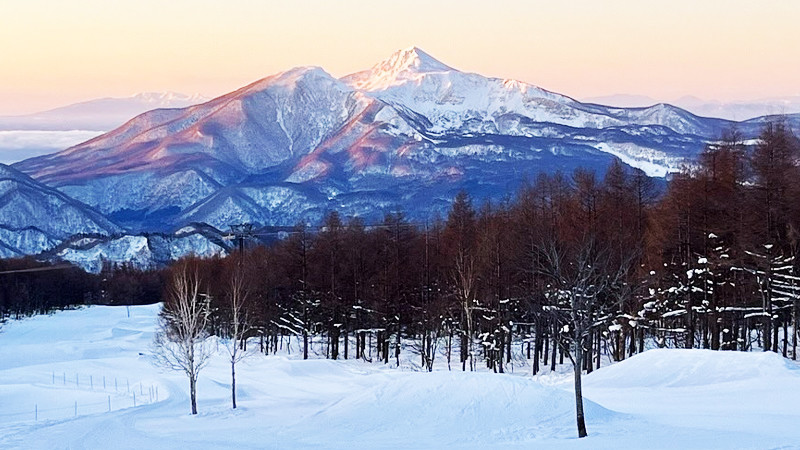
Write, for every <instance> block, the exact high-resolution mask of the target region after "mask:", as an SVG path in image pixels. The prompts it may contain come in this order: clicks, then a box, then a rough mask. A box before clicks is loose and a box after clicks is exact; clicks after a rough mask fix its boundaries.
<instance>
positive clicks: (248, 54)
mask: <svg viewBox="0 0 800 450" xmlns="http://www.w3.org/2000/svg"><path fill="white" fill-rule="evenodd" d="M0 14H1V15H2V17H3V23H2V26H0V61H2V62H1V63H0V114H24V113H30V112H35V111H40V110H43V109H47V108H52V107H56V106H61V105H64V104H67V103H72V102H76V101H82V100H88V99H92V98H99V97H124V96H129V95H132V94H135V93H137V92H146V91H176V92H182V93H187V94H192V93H200V94H204V95H207V96H216V95H221V94H223V93H226V92H229V91H231V90H234V89H236V88H238V87H241V86H243V85H245V84H247V83H250V82H252V81H255V80H257V79H259V78H263V77H265V76H267V75H270V74H273V73H276V72H280V71H283V70H287V69H289V68H291V67H294V66H301V65H315V66H321V67H323V68H324V69H325V70H327V71H328V72H329V73H331V74H332V75H335V76H343V75H346V74H348V73H352V72H356V71H359V70H362V69H366V68H369V67H371V66H372V65H373V64H375V63H376V62H378V61H380V60H382V59H384V58H386V57H387V56H388V55H390V54H391V53H392V52H394V51H395V50H397V49H400V48H406V47H409V46H412V45H415V46H418V47H420V48H422V49H423V50H425V51H426V52H428V53H430V54H431V55H433V56H434V57H436V58H438V59H440V60H441V61H442V62H444V63H446V64H448V65H450V66H452V67H455V68H458V69H460V70H464V71H470V72H478V73H481V74H483V75H487V76H496V77H502V78H513V79H518V80H521V81H525V82H528V83H532V84H535V85H538V86H541V87H543V88H545V89H549V90H552V91H556V92H559V93H562V94H566V95H569V96H572V97H576V98H582V97H591V96H600V95H609V94H619V93H625V94H639V95H647V96H650V97H653V98H655V99H657V100H671V99H675V98H678V97H680V96H683V95H689V94H691V95H696V96H699V97H702V98H705V99H717V100H722V101H732V100H751V99H757V98H764V97H785V96H793V95H800V50H798V47H800V25H798V23H800V2H798V1H793V0H760V1H739V0H727V1H723V0H691V1H690V0H672V1H654V0H653V1H651V0H640V1H633V0H631V1H625V0H616V1H613V0H612V1H599V0H573V1H558V2H555V1H503V0H496V1H492V2H488V1H487V2H479V1H471V0H461V1H454V0H452V1H451V0H446V1H417V0H413V1H392V2H389V1H377V0H375V1H356V0H340V1H330V0H329V1H308V0H300V1H284V2H272V1H256V0H228V1H211V0H191V1H190V0H169V1H156V0H137V1H128V0H72V1H70V0H63V1H57V0H53V1H46V0H27V1H24V0H5V1H4V2H3V3H2V5H0Z"/></svg>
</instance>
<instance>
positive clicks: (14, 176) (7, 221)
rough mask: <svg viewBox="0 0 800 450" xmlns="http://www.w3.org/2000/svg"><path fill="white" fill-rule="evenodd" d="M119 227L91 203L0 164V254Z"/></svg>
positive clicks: (42, 247)
mask: <svg viewBox="0 0 800 450" xmlns="http://www.w3.org/2000/svg"><path fill="white" fill-rule="evenodd" d="M121 230H122V229H121V228H120V227H119V226H117V225H115V224H114V223H112V222H111V221H109V220H108V219H106V218H105V217H104V216H103V215H102V214H100V213H98V212H97V211H95V210H94V209H92V208H91V207H89V206H87V205H85V204H82V203H80V202H78V201H76V200H74V199H72V198H70V197H68V196H66V195H64V194H63V193H62V192H59V191H57V190H55V189H53V188H50V187H47V186H45V185H44V184H42V183H39V182H37V181H35V180H33V179H31V178H30V177H29V176H27V175H25V174H23V173H20V172H18V171H17V170H15V169H12V168H11V167H9V166H6V165H3V164H0V256H2V257H12V256H20V255H27V254H36V253H39V252H42V251H45V250H48V249H50V248H53V247H54V246H56V245H57V244H58V243H59V242H61V241H63V240H64V239H67V238H69V237H70V236H72V235H76V234H95V235H97V234H99V235H109V234H112V233H117V232H120V231H121Z"/></svg>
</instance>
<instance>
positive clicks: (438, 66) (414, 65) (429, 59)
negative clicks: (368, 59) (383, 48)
mask: <svg viewBox="0 0 800 450" xmlns="http://www.w3.org/2000/svg"><path fill="white" fill-rule="evenodd" d="M372 69H373V71H374V70H375V69H379V70H380V71H381V72H384V73H400V72H402V71H405V70H408V71H414V72H447V71H450V70H453V68H452V67H450V66H448V65H446V64H444V63H442V62H441V61H439V60H437V59H436V58H434V57H433V56H431V55H429V54H428V53H426V52H425V51H423V50H422V49H420V48H418V47H409V48H405V49H402V50H398V51H396V52H394V53H392V54H391V55H390V56H389V57H388V58H386V59H385V60H383V61H381V62H379V63H378V64H376V65H375V66H373V68H372Z"/></svg>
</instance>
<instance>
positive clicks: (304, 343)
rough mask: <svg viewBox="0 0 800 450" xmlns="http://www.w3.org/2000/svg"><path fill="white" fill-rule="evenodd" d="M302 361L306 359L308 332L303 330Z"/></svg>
mask: <svg viewBox="0 0 800 450" xmlns="http://www.w3.org/2000/svg"><path fill="white" fill-rule="evenodd" d="M303 359H308V330H306V329H305V328H303Z"/></svg>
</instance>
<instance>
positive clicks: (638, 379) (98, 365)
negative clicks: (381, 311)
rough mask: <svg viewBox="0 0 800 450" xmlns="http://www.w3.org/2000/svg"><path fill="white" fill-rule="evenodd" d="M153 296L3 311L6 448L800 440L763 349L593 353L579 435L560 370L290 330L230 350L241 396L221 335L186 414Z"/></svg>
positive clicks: (786, 367) (799, 392)
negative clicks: (242, 350) (159, 362)
mask: <svg viewBox="0 0 800 450" xmlns="http://www.w3.org/2000/svg"><path fill="white" fill-rule="evenodd" d="M158 309H159V307H158V306H157V305H153V306H139V307H131V308H129V309H128V308H125V307H100V306H98V307H90V308H85V309H81V310H73V311H64V312H59V313H56V314H53V315H50V316H40V317H35V318H30V319H25V320H21V321H12V322H9V323H7V324H5V325H4V327H3V328H2V330H1V331H0V448H3V449H10V448H24V449H59V448H65V449H67V448H69V449H79V448H83V449H110V448H114V449H125V448H138V449H141V448H156V449H159V448H164V449H174V448H192V449H216V448H245V449H250V448H252V449H261V448H267V449H292V448H300V449H311V448H314V449H319V448H331V449H338V448H341V449H345V448H347V449H351V448H377V449H380V448H386V449H397V448H400V449H402V448H414V449H417V448H419V449H430V448H436V449H448V448H459V449H461V448H467V449H470V448H474V449H479V448H520V449H522V448H592V449H595V448H615V449H618V448H664V449H676V448H698V449H699V448H754V449H762V448H800V427H797V425H796V424H797V423H798V421H800V409H799V408H797V407H796V405H797V404H798V401H800V369H798V366H797V365H796V364H795V363H793V362H790V361H786V360H784V359H783V358H781V357H779V356H777V355H774V354H760V353H748V354H744V353H733V352H710V351H700V350H651V351H648V352H645V353H643V354H641V355H639V356H636V357H633V358H631V359H629V360H627V361H624V362H621V363H618V364H616V365H613V366H609V367H606V368H603V369H600V370H599V371H596V372H594V373H592V374H591V375H588V376H586V377H585V383H584V387H585V395H586V402H585V406H586V414H587V426H588V429H589V437H588V438H586V439H581V440H579V439H577V438H576V431H575V424H574V421H575V419H574V397H573V395H572V391H571V380H570V379H569V378H568V376H567V375H562V374H559V373H553V374H545V375H542V376H539V377H535V378H531V377H530V375H529V372H530V367H529V366H523V365H522V362H521V361H516V363H515V366H514V367H513V369H514V373H513V374H506V375H499V374H493V373H484V372H477V373H462V372H460V371H453V372H448V371H447V368H446V363H445V361H444V359H443V358H442V359H439V360H437V362H436V366H437V368H438V370H436V371H434V372H433V373H424V372H417V371H413V370H411V369H410V368H411V367H412V365H413V364H412V361H413V360H416V359H418V358H417V357H416V356H415V355H413V354H411V352H409V351H406V352H404V353H405V357H406V358H407V359H406V360H404V361H403V362H402V363H401V367H400V368H399V369H398V368H392V367H390V366H391V364H390V365H386V366H385V365H383V364H379V363H367V362H363V361H353V360H349V361H330V360H325V359H311V360H308V361H303V360H301V359H298V356H299V354H298V350H299V348H298V347H297V345H296V343H293V344H292V347H291V349H290V351H287V349H286V348H285V347H284V350H283V354H282V356H268V357H265V356H263V355H260V354H258V353H256V354H254V355H253V356H251V357H250V358H248V359H246V360H244V361H243V362H241V363H239V364H238V365H237V386H238V387H239V389H238V403H239V408H238V409H237V410H231V408H230V367H229V365H228V364H227V362H226V356H227V353H226V352H225V350H224V349H223V348H222V347H220V348H219V353H218V354H217V355H216V356H215V357H214V358H213V359H212V361H211V363H210V365H209V366H208V367H206V368H205V369H203V371H202V372H201V374H200V381H199V385H198V397H199V403H198V408H199V412H200V414H198V415H197V416H192V415H191V414H189V400H188V383H187V381H186V378H185V377H184V376H183V374H181V373H174V372H166V371H163V370H162V369H160V368H158V367H155V366H153V365H152V363H151V358H150V353H151V347H150V346H151V341H152V337H153V332H154V331H155V328H156V320H157V314H158ZM251 347H257V345H256V346H251ZM251 350H254V351H257V348H251ZM454 368H455V366H454ZM561 372H564V371H563V370H562V371H561ZM134 396H135V397H136V399H135V400H134ZM134 401H135V402H136V403H135V405H134Z"/></svg>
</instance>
